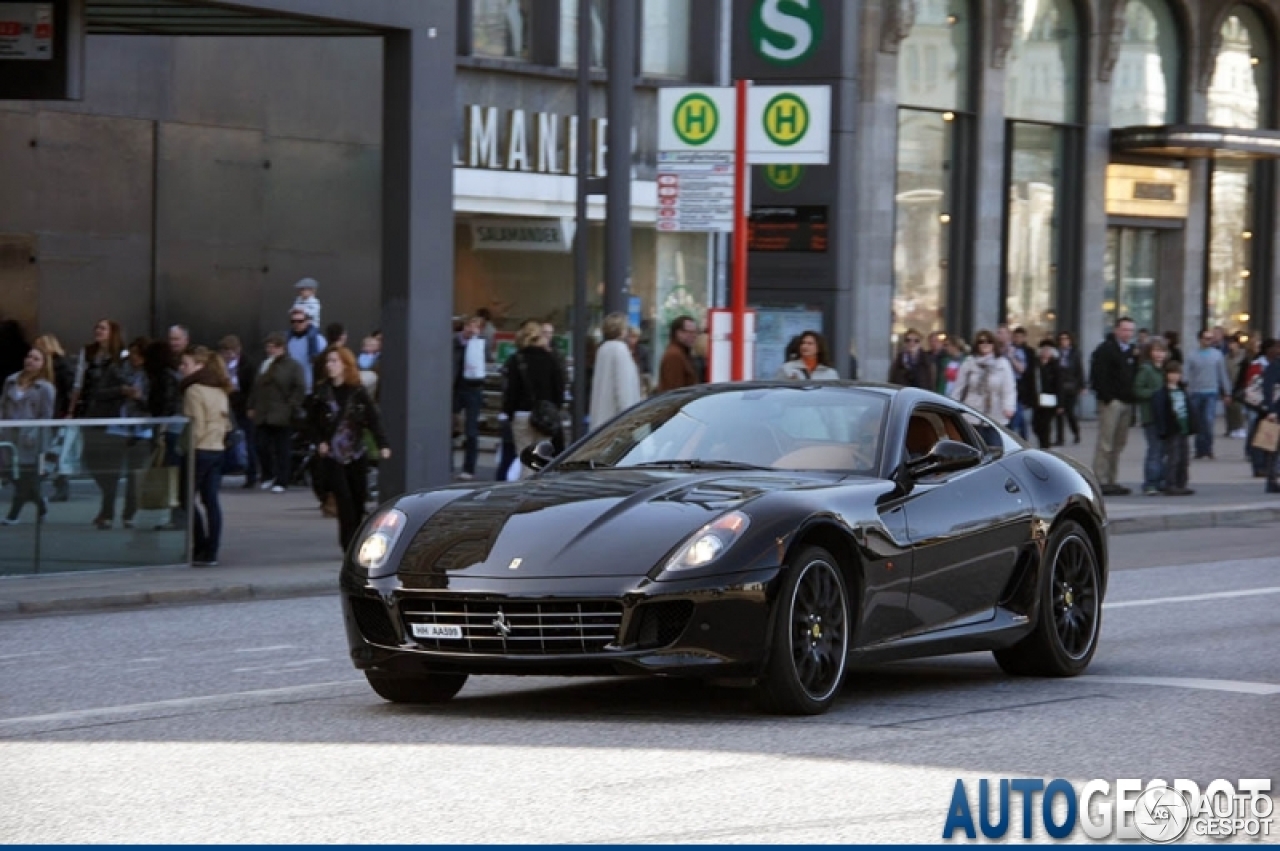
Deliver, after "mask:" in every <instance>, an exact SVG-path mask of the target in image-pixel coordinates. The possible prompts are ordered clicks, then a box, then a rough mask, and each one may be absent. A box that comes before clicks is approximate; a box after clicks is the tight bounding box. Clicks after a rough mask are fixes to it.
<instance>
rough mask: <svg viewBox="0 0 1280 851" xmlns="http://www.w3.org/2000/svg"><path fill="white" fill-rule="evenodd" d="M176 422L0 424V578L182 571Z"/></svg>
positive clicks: (182, 439)
mask: <svg viewBox="0 0 1280 851" xmlns="http://www.w3.org/2000/svg"><path fill="white" fill-rule="evenodd" d="M193 458H194V452H193V451H192V434H191V428H190V426H189V421H188V420H187V419H186V418H185V417H161V418H154V419H145V418H138V419H83V420H0V485H3V487H0V523H3V525H0V576H4V575H31V574H36V573H60V572H69V571H85V570H105V569H112V568H124V567H151V566H161V565H178V564H187V563H189V562H190V556H191V537H192V536H191V517H192V512H191V506H192V504H193V503H192V500H191V492H192V480H193V478H194V477H193V475H192V471H193Z"/></svg>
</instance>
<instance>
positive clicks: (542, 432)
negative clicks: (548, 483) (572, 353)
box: [502, 319, 564, 478]
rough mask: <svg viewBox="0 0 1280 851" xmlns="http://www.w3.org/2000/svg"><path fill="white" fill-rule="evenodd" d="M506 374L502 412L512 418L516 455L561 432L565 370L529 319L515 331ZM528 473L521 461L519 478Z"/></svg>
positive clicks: (536, 326)
mask: <svg viewBox="0 0 1280 851" xmlns="http://www.w3.org/2000/svg"><path fill="white" fill-rule="evenodd" d="M503 369H504V372H505V373H506V376H507V383H506V387H505V388H504V389H503V392H502V412H503V413H504V414H506V415H507V419H508V420H510V422H511V436H512V440H513V443H514V444H515V454H516V458H517V459H519V458H520V453H521V452H523V451H524V450H525V447H527V446H532V445H533V444H534V443H535V442H537V441H538V440H550V441H552V442H553V443H554V442H555V441H556V439H557V438H558V437H560V435H561V424H560V406H561V404H562V403H563V402H564V374H563V373H562V372H561V371H560V365H559V364H558V363H556V359H555V357H554V356H553V355H552V354H551V352H550V351H548V350H547V348H546V342H545V339H544V337H543V334H542V325H541V324H539V323H538V322H536V321H535V320H532V319H531V320H529V321H528V322H526V323H524V324H523V325H521V326H520V330H519V332H517V333H516V353H515V354H513V355H512V356H511V357H509V358H507V363H506V365H505V367H504V368H503ZM527 475H529V470H528V468H527V467H524V466H523V465H522V466H521V468H520V478H524V477H525V476H527Z"/></svg>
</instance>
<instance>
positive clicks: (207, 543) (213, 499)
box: [194, 449, 222, 561]
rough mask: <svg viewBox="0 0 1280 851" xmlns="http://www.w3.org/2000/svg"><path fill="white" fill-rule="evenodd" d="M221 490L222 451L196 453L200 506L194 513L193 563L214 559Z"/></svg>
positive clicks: (219, 528) (219, 530) (218, 539)
mask: <svg viewBox="0 0 1280 851" xmlns="http://www.w3.org/2000/svg"><path fill="white" fill-rule="evenodd" d="M221 488H222V451H221V450H213V449H197V450H196V496H197V497H198V498H199V499H200V504H201V505H202V506H203V507H204V511H203V515H204V516H203V517H202V516H201V514H202V512H199V511H197V512H195V518H194V521H195V557H196V560H197V561H201V560H204V559H208V560H210V561H212V560H214V559H216V558H217V557H218V544H219V543H220V542H221V541H222V504H221V503H219V502H218V491H219V490H221Z"/></svg>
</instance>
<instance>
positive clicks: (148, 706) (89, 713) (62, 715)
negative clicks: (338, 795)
mask: <svg viewBox="0 0 1280 851" xmlns="http://www.w3.org/2000/svg"><path fill="white" fill-rule="evenodd" d="M363 682H364V680H336V681H334V682H328V683H310V684H308V685H301V686H284V687H282V688H266V689H254V690H251V691H232V692H226V693H224V694H206V695H202V696H200V697H178V698H174V699H172V700H153V701H151V702H149V703H130V704H125V705H123V706H103V707H99V708H97V709H73V710H70V711H68V712H51V713H49V714H47V715H25V716H19V717H17V718H0V730H3V729H5V728H7V727H17V726H19V725H22V724H60V723H63V722H66V721H87V720H93V719H96V718H111V717H113V716H118V715H130V714H132V713H136V712H149V711H152V710H156V709H190V708H192V707H197V706H209V705H211V704H218V703H226V702H228V701H233V700H246V699H247V700H255V699H262V698H267V699H270V698H277V697H295V696H297V695H303V694H308V693H311V692H318V691H325V690H326V689H332V688H334V687H335V686H354V685H356V684H358V683H363Z"/></svg>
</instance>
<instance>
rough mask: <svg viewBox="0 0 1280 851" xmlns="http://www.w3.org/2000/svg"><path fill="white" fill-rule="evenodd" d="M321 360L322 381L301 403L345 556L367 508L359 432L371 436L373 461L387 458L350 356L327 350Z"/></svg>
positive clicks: (364, 447) (364, 451)
mask: <svg viewBox="0 0 1280 851" xmlns="http://www.w3.org/2000/svg"><path fill="white" fill-rule="evenodd" d="M321 357H322V358H323V360H322V363H323V364H324V372H325V380H324V381H322V382H320V383H319V384H317V385H316V386H315V391H314V392H313V393H312V394H311V396H309V397H308V399H307V423H308V426H309V427H310V430H311V433H312V441H313V442H314V443H315V444H316V453H317V454H318V455H319V456H320V464H321V467H322V468H323V470H324V479H325V483H326V484H327V485H328V487H329V490H330V492H331V493H332V494H333V498H334V503H335V505H336V507H337V509H338V543H339V544H340V545H341V546H342V550H343V552H346V549H347V547H348V546H350V545H351V540H352V539H353V538H354V537H355V535H356V532H357V530H359V528H360V524H361V523H362V522H363V521H364V517H365V506H366V505H367V503H368V502H369V457H368V455H369V445H368V443H367V442H366V440H365V432H368V433H369V434H370V435H371V436H372V438H373V442H374V444H376V446H377V450H378V457H380V458H383V459H386V458H390V457H391V449H390V447H389V445H388V443H387V435H386V432H385V431H384V430H383V428H382V417H381V415H380V414H379V413H378V406H377V405H376V404H375V403H374V401H373V397H372V396H370V395H369V391H368V390H366V389H365V388H364V382H362V381H361V380H360V368H359V367H358V366H357V365H356V358H355V355H353V354H352V353H351V350H350V349H348V348H346V347H345V346H330V347H329V348H328V349H326V350H325V352H324V354H323V355H321Z"/></svg>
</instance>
